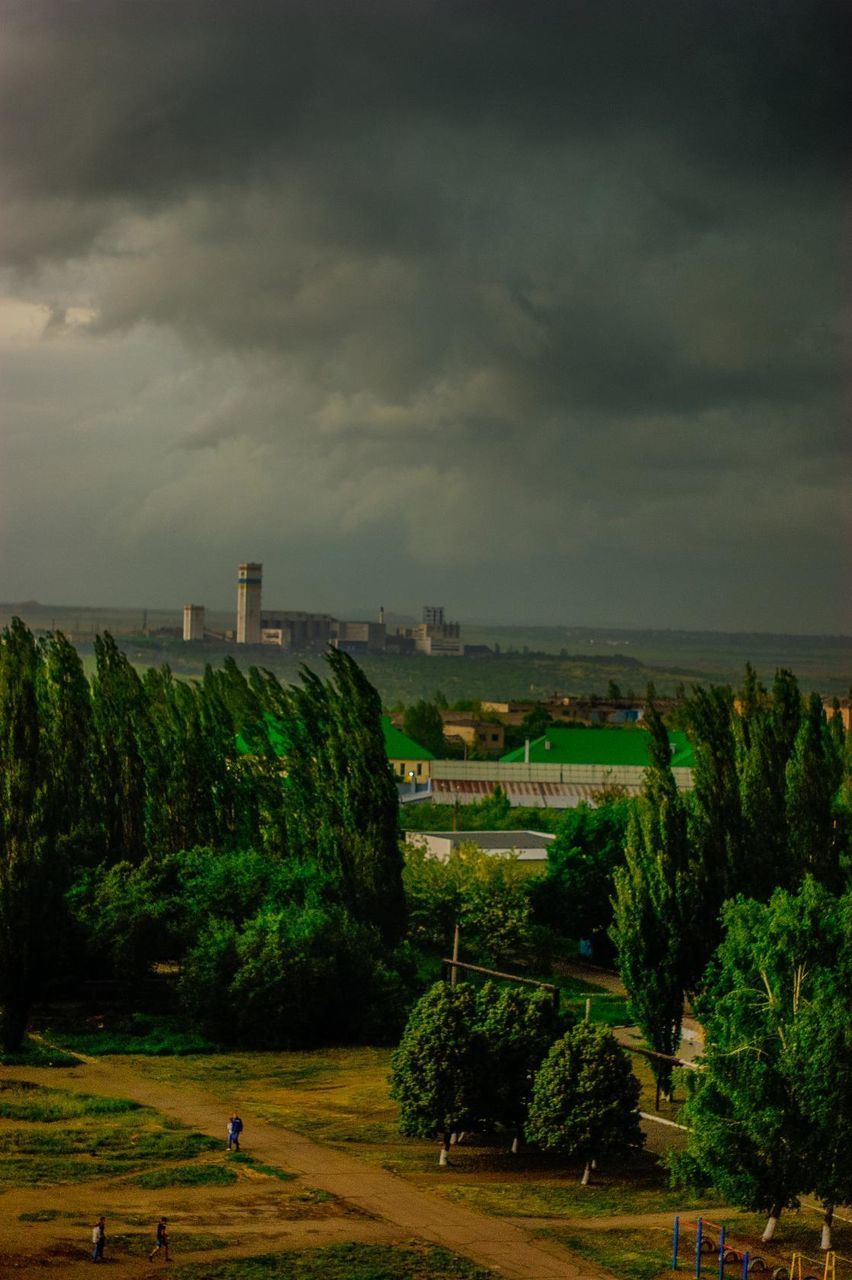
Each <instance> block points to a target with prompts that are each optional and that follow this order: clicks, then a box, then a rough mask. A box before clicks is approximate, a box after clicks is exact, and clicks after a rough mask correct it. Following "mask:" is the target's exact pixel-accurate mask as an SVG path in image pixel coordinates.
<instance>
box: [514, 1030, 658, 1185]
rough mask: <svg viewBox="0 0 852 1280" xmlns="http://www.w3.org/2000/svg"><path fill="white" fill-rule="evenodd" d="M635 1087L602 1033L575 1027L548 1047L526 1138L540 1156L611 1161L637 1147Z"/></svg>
mask: <svg viewBox="0 0 852 1280" xmlns="http://www.w3.org/2000/svg"><path fill="white" fill-rule="evenodd" d="M638 1103H639V1081H638V1080H637V1079H636V1077H635V1076H634V1075H633V1072H632V1070H631V1068H630V1062H629V1060H628V1057H627V1054H626V1053H625V1051H624V1050H623V1049H622V1048H621V1046H620V1045H619V1044H618V1042H617V1041H616V1040H615V1038H614V1037H613V1036H612V1034H611V1033H610V1032H608V1031H606V1030H604V1028H603V1027H594V1026H592V1025H591V1024H590V1023H587V1022H578V1023H577V1024H576V1026H574V1027H572V1028H571V1030H570V1031H568V1032H567V1033H566V1034H565V1035H564V1036H563V1037H562V1039H561V1040H557V1042H556V1044H554V1045H553V1047H552V1048H551V1050H550V1052H549V1053H548V1055H547V1057H546V1058H545V1060H544V1062H543V1063H542V1066H541V1068H540V1070H539V1072H538V1074H537V1075H536V1078H535V1084H534V1086H533V1093H532V1100H531V1102H530V1107H529V1118H528V1120H527V1126H526V1135H527V1138H528V1139H529V1141H530V1142H535V1143H537V1144H538V1145H539V1146H540V1147H541V1148H542V1149H543V1150H545V1151H555V1152H558V1153H559V1154H560V1155H563V1156H567V1157H576V1158H579V1159H580V1160H582V1161H583V1162H584V1163H585V1164H586V1165H588V1164H589V1163H590V1162H591V1161H592V1160H595V1161H600V1160H602V1159H603V1158H605V1157H607V1156H608V1157H610V1158H612V1159H614V1158H617V1157H619V1156H622V1155H624V1154H626V1153H627V1152H628V1151H629V1150H630V1149H631V1148H632V1147H638V1146H641V1144H642V1142H643V1135H642V1131H641V1129H640V1127H639V1112H638V1109H637V1108H638Z"/></svg>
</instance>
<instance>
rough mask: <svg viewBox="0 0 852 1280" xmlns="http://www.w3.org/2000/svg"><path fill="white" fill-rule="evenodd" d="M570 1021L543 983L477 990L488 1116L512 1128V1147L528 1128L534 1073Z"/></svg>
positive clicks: (492, 1121) (484, 1104)
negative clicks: (534, 986)
mask: <svg viewBox="0 0 852 1280" xmlns="http://www.w3.org/2000/svg"><path fill="white" fill-rule="evenodd" d="M567 1021H568V1020H567V1019H566V1018H565V1016H563V1015H560V1013H559V1009H558V1007H557V1004H556V1002H555V1001H554V999H553V995H552V994H551V992H549V991H545V990H544V989H543V988H530V987H521V986H511V985H506V986H502V987H501V986H498V985H497V984H496V983H493V982H486V983H485V984H484V986H482V987H481V988H480V989H479V991H478V992H477V993H476V1022H477V1027H478V1028H479V1030H480V1031H481V1033H482V1037H483V1041H484V1049H485V1055H486V1059H487V1067H486V1071H485V1075H484V1080H483V1101H482V1107H483V1113H484V1118H485V1120H486V1123H488V1124H489V1125H490V1124H498V1125H501V1126H503V1127H504V1128H506V1129H509V1130H512V1131H513V1141H512V1150H513V1151H516V1150H517V1146H518V1139H519V1137H520V1135H521V1134H522V1133H523V1130H524V1125H525V1123H526V1119H527V1112H528V1109H529V1103H530V1098H531V1096H532V1088H533V1082H534V1080H535V1076H536V1072H537V1071H538V1069H539V1067H540V1066H541V1064H542V1062H543V1060H544V1058H545V1056H546V1054H547V1052H548V1050H549V1049H550V1046H551V1045H552V1044H553V1042H554V1040H556V1039H557V1037H558V1036H559V1035H560V1034H562V1033H563V1032H564V1031H565V1029H566V1022H567Z"/></svg>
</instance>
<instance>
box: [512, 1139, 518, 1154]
mask: <svg viewBox="0 0 852 1280" xmlns="http://www.w3.org/2000/svg"><path fill="white" fill-rule="evenodd" d="M517 1154H518V1135H517V1134H515V1136H514V1138H513V1139H512V1155H513V1156H516V1155H517Z"/></svg>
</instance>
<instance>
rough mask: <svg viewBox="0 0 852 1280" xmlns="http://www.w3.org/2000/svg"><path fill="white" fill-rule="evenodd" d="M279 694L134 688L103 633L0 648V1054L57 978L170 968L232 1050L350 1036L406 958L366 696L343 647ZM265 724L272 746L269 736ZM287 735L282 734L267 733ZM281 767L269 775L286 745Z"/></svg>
mask: <svg viewBox="0 0 852 1280" xmlns="http://www.w3.org/2000/svg"><path fill="white" fill-rule="evenodd" d="M327 662H328V664H329V676H328V678H327V679H321V678H319V677H318V676H316V675H315V674H313V673H311V672H309V671H307V670H305V671H304V672H303V674H302V679H301V682H300V683H299V684H298V685H294V686H290V687H284V686H282V685H281V684H279V682H278V681H277V680H276V679H275V678H274V677H273V676H271V675H270V674H268V673H265V672H262V671H259V670H255V669H253V670H252V671H251V672H250V673H249V674H248V676H245V675H243V674H242V673H241V672H240V671H239V669H238V668H237V666H236V664H235V663H234V662H233V661H232V660H230V659H229V660H227V661H226V662H225V664H224V666H223V667H222V668H221V669H219V670H213V669H211V668H209V667H208V668H207V670H206V671H205V673H204V676H203V678H202V679H200V680H198V681H193V682H189V681H179V680H175V679H174V678H173V676H172V674H171V672H170V671H169V669H168V667H161V668H159V669H150V670H148V671H146V672H145V673H144V675H143V676H140V675H139V674H138V673H137V672H136V670H135V669H134V668H133V666H132V665H131V664H130V663H129V662H128V660H127V658H126V657H125V656H124V654H123V653H122V652H121V651H120V650H119V649H118V647H117V646H116V644H115V642H114V641H113V640H112V638H111V637H110V636H109V635H103V636H100V637H98V639H97V640H96V643H95V666H96V669H95V674H94V677H93V678H92V680H91V681H89V680H88V679H87V678H86V675H85V673H84V670H83V667H82V664H81V661H80V658H79V656H78V654H77V652H76V650H75V648H74V647H73V645H72V644H70V642H69V641H68V640H67V639H66V638H65V637H64V636H63V635H62V634H60V633H58V632H57V633H54V634H51V635H48V636H46V637H45V638H43V639H41V640H38V641H36V639H35V638H34V637H33V635H32V634H31V632H30V631H29V630H28V629H27V628H26V627H25V626H24V624H23V623H22V622H20V620H18V619H15V620H14V621H13V622H12V624H11V625H10V626H9V627H8V628H6V629H5V630H4V631H3V633H2V635H1V636H0V1042H2V1044H3V1045H4V1047H6V1048H7V1049H11V1048H15V1047H17V1046H18V1045H20V1043H21V1040H22V1037H23V1034H24V1031H25V1027H26V1023H27V1017H28V1012H29V1009H30V1006H31V1003H32V1001H33V999H34V998H35V997H36V995H37V994H38V993H39V991H40V990H42V989H43V987H44V984H45V982H46V981H47V980H49V979H51V978H52V977H55V975H56V973H57V972H58V971H59V970H60V969H61V970H62V971H63V972H76V973H80V974H83V975H87V974H88V975H91V974H93V973H95V974H104V973H106V974H117V975H123V976H127V975H130V976H132V975H134V974H138V973H141V972H146V971H147V970H148V968H149V967H150V965H151V963H152V962H156V961H157V960H169V961H175V960H177V961H178V962H179V964H180V968H181V977H180V984H179V985H180V994H181V1000H182V1002H183V1005H184V1007H185V1009H186V1010H187V1011H188V1012H189V1013H190V1014H191V1015H192V1016H193V1018H194V1019H195V1020H196V1021H197V1022H198V1024H199V1025H201V1026H202V1027H204V1028H206V1029H208V1030H211V1031H215V1032H216V1033H217V1034H220V1035H222V1036H224V1037H225V1038H228V1039H234V1038H244V1039H246V1041H247V1042H249V1043H266V1044H272V1043H275V1044H288V1043H299V1042H300V1041H303V1040H304V1039H305V1038H318V1039H322V1038H323V1037H324V1036H329V1037H334V1036H336V1035H338V1034H343V1035H346V1034H360V1033H361V1032H362V1031H363V1030H364V1028H370V1027H371V1026H372V1025H373V1024H374V1022H375V1019H379V1021H381V1019H382V1017H383V1014H382V1006H383V1005H387V1006H388V1007H389V1008H390V1009H391V1013H390V1014H389V1015H388V1016H390V1017H391V1018H394V1017H396V1018H398V1017H399V1016H400V1015H399V1012H398V1011H396V1012H393V1009H394V1007H395V1005H396V1004H398V1002H399V1000H400V999H401V998H402V996H401V994H400V990H401V986H402V985H404V976H405V974H406V973H407V972H408V970H409V969H410V963H409V962H408V961H407V960H406V957H405V955H404V954H402V953H400V950H399V944H400V941H401V939H402V938H403V936H404V934H405V930H406V908H405V897H404V891H403V886H402V854H401V851H400V843H399V827H398V802H397V795H396V789H395V785H394V782H393V778H392V775H391V773H390V769H389V767H388V764H387V760H386V756H385V751H384V742H383V737H382V732H381V720H380V717H381V706H380V703H379V699H378V695H377V694H376V692H375V690H374V689H373V687H372V686H371V685H370V684H369V682H368V681H367V680H366V678H365V677H364V675H363V673H362V672H361V670H360V668H359V667H358V666H357V664H355V663H354V662H352V660H351V659H350V658H348V657H347V656H346V655H345V654H341V653H337V652H334V651H331V652H330V653H329V654H328V657H327ZM273 728H274V730H275V734H276V735H277V737H275V738H274V737H273V736H272V732H271V731H272V729H273ZM282 738H283V742H282ZM282 749H283V751H284V754H285V755H286V767H285V768H284V769H283V770H282V762H281V759H280V753H281V751H282Z"/></svg>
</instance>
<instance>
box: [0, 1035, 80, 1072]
mask: <svg viewBox="0 0 852 1280" xmlns="http://www.w3.org/2000/svg"><path fill="white" fill-rule="evenodd" d="M79 1065H80V1059H79V1058H75V1057H74V1055H73V1053H66V1052H65V1051H64V1050H63V1049H60V1048H58V1047H57V1046H56V1045H53V1044H46V1043H44V1041H42V1040H34V1039H33V1038H32V1036H27V1037H26V1038H25V1039H24V1043H23V1044H22V1045H21V1048H20V1049H18V1050H16V1051H15V1052H14V1053H3V1052H2V1051H0V1066H3V1067H79Z"/></svg>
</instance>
